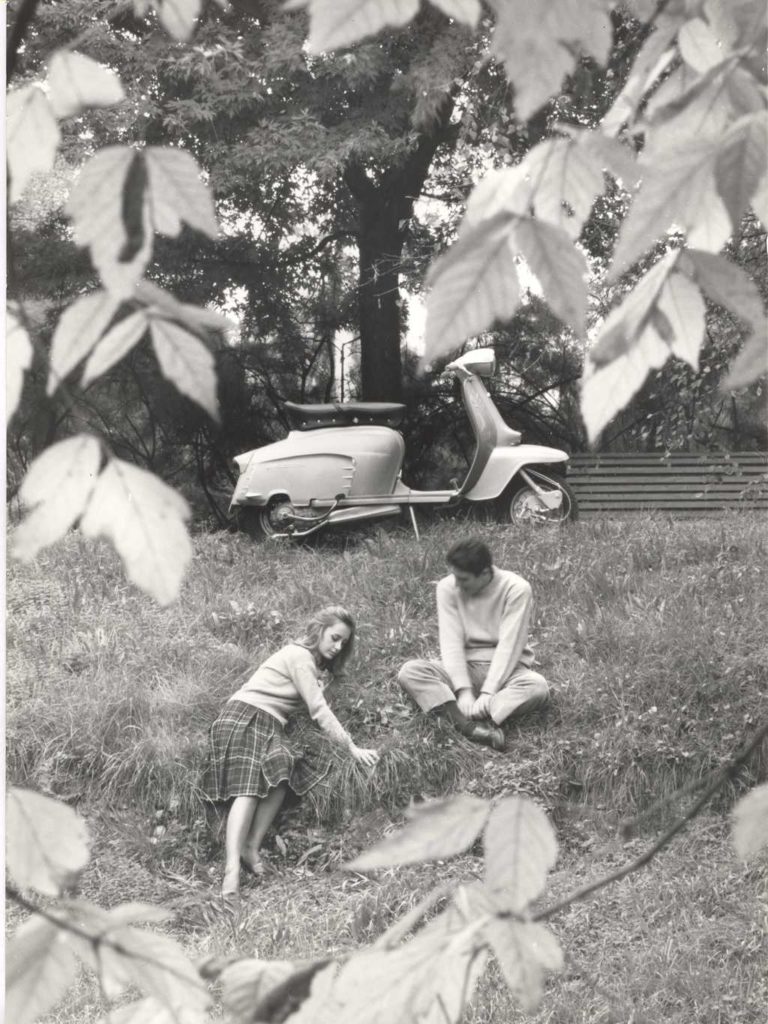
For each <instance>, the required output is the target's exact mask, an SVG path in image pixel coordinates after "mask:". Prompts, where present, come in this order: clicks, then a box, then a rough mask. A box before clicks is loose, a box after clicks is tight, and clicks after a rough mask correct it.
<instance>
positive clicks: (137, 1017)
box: [105, 996, 206, 1024]
mask: <svg viewBox="0 0 768 1024" xmlns="http://www.w3.org/2000/svg"><path fill="white" fill-rule="evenodd" d="M196 1019H197V1020H199V1021H200V1022H201V1024H202V1021H204V1020H205V1019H206V1018H205V1017H204V1016H198V1015H195V1016H190V1015H188V1014H185V1015H184V1016H183V1017H181V1016H180V1015H179V1014H177V1013H174V1011H173V1010H171V1009H169V1008H168V1007H167V1006H165V1005H164V1004H163V1003H161V1002H160V1000H159V999H155V997H154V996H150V997H149V998H147V999H138V1000H136V1002H135V1003H127V1004H126V1005H125V1006H118V1007H116V1008H114V1007H113V1008H110V1011H109V1017H108V1018H107V1021H105V1024H107V1022H108V1024H192V1021H194V1020H196Z"/></svg>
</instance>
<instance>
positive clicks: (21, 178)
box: [5, 85, 60, 203]
mask: <svg viewBox="0 0 768 1024" xmlns="http://www.w3.org/2000/svg"><path fill="white" fill-rule="evenodd" d="M5 114H6V135H5V142H6V154H7V158H8V170H9V172H10V179H11V180H10V188H9V192H8V198H9V200H10V201H11V202H12V203H15V202H16V200H17V199H19V198H20V197H21V194H22V193H23V191H24V189H25V188H26V186H27V182H28V181H29V179H30V178H31V177H32V175H33V174H36V173H38V172H44V171H50V170H51V168H52V167H53V163H54V160H55V159H56V150H57V149H58V147H59V139H60V133H59V126H58V124H57V123H56V118H55V117H54V114H53V111H52V110H51V106H50V103H49V102H48V98H47V97H46V95H45V93H44V92H43V90H42V89H41V88H40V86H38V85H25V86H23V87H22V88H21V89H14V90H13V92H10V93H8V96H7V97H6V101H5Z"/></svg>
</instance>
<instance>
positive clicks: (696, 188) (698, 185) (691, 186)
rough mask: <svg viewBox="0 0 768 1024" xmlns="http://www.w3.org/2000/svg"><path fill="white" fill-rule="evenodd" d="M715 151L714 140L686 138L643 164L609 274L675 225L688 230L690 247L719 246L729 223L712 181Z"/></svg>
mask: <svg viewBox="0 0 768 1024" xmlns="http://www.w3.org/2000/svg"><path fill="white" fill-rule="evenodd" d="M718 152H719V148H718V145H717V142H713V141H711V140H704V141H702V142H688V143H686V144H685V145H684V146H680V147H677V148H675V149H672V150H667V151H666V153H664V155H663V156H659V157H658V158H657V159H656V160H655V161H654V163H653V164H651V165H645V166H643V175H644V177H643V181H642V183H641V185H640V189H639V192H638V194H637V195H636V196H635V199H634V201H633V203H632V207H631V209H630V211H629V214H628V215H627V218H626V220H625V221H624V223H623V224H622V226H621V231H620V232H619V238H618V241H617V243H616V250H615V252H614V258H613V266H612V268H611V273H610V276H611V277H612V278H616V277H618V276H619V275H620V274H621V273H622V272H623V271H624V270H626V269H627V267H628V266H629V265H630V264H632V263H634V262H635V260H636V259H638V258H639V257H640V256H642V255H643V253H645V252H646V250H647V249H649V248H650V246H651V245H652V244H653V243H654V242H655V241H656V240H657V239H658V238H660V237H662V236H663V235H664V234H665V233H666V232H667V230H668V229H670V228H671V227H673V226H675V227H677V228H680V229H681V230H684V231H685V232H686V233H687V236H688V244H689V245H690V246H691V247H692V248H697V249H704V250H706V251H707V252H717V251H718V250H719V249H721V248H722V247H723V245H724V244H725V242H726V240H727V239H728V237H729V235H730V234H731V231H732V230H733V226H732V224H731V220H730V217H729V216H728V212H727V210H726V208H725V206H724V204H723V201H722V200H721V198H720V196H719V195H718V193H717V188H716V185H715V162H716V159H717V154H718Z"/></svg>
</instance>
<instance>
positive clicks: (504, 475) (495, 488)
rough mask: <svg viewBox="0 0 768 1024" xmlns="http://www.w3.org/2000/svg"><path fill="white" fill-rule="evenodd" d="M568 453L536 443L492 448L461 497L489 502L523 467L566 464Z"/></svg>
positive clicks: (496, 496)
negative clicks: (482, 467)
mask: <svg viewBox="0 0 768 1024" xmlns="http://www.w3.org/2000/svg"><path fill="white" fill-rule="evenodd" d="M567 461H568V453H567V452H563V451H561V450H560V449H559V448H547V447H545V446H544V445H538V444H518V445H515V446H514V447H509V448H494V450H493V451H492V452H491V457H490V458H489V459H488V462H487V464H486V466H485V469H484V470H483V472H482V473H481V474H480V477H479V479H478V480H477V482H476V483H475V484H474V485H473V486H472V487H471V488H470V489H469V490H468V491H467V492H466V493H465V494H464V495H462V497H464V498H466V499H467V501H490V500H491V499H492V498H498V496H499V495H500V494H501V493H502V491H503V490H504V489H505V487H506V486H507V484H508V483H509V482H510V481H511V480H512V479H513V478H514V477H515V476H516V475H517V473H519V471H520V470H521V469H525V467H526V466H538V465H545V464H548V463H555V462H567Z"/></svg>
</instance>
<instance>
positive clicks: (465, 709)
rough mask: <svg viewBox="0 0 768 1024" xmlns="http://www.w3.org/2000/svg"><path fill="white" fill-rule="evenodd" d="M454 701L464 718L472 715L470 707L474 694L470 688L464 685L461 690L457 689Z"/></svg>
mask: <svg viewBox="0 0 768 1024" xmlns="http://www.w3.org/2000/svg"><path fill="white" fill-rule="evenodd" d="M456 703H457V704H458V705H459V711H460V712H461V713H462V715H464V717H465V718H471V717H472V709H473V708H474V706H475V695H474V694H473V693H472V691H471V690H469V689H467V688H466V687H465V688H464V689H463V690H457V692H456Z"/></svg>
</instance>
